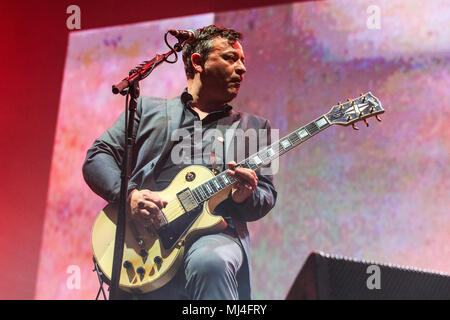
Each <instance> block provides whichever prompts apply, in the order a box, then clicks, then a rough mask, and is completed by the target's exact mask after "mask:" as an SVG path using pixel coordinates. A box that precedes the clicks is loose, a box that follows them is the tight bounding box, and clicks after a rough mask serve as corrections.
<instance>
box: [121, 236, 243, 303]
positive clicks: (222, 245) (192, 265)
mask: <svg viewBox="0 0 450 320" xmlns="http://www.w3.org/2000/svg"><path fill="white" fill-rule="evenodd" d="M243 261H244V250H243V248H242V245H241V244H240V241H239V239H237V238H233V237H232V236H229V235H227V234H224V233H219V234H212V235H206V236H203V237H201V238H199V239H198V240H197V241H195V242H194V243H193V244H192V245H191V247H190V248H189V249H188V251H187V252H186V253H185V256H184V264H183V265H182V266H181V267H180V269H179V270H178V272H177V274H176V275H175V277H174V278H173V279H172V280H170V281H169V283H167V284H166V285H165V286H163V287H161V288H159V289H157V290H155V291H152V292H149V293H146V294H141V295H133V294H129V293H126V292H121V294H120V298H121V299H137V300H180V299H181V300H238V299H239V294H238V283H237V279H236V275H237V273H238V271H239V269H240V268H241V267H242V264H243Z"/></svg>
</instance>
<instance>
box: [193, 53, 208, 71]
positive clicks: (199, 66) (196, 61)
mask: <svg viewBox="0 0 450 320" xmlns="http://www.w3.org/2000/svg"><path fill="white" fill-rule="evenodd" d="M191 63H192V67H193V68H194V70H195V71H197V72H199V73H201V72H202V71H203V68H204V65H205V62H204V61H203V57H202V56H201V55H200V53H193V54H192V55H191Z"/></svg>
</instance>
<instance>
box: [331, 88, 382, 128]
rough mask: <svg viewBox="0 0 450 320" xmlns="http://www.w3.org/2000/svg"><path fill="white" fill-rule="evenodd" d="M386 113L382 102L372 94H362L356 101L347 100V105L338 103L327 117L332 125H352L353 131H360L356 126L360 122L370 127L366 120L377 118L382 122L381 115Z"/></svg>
mask: <svg viewBox="0 0 450 320" xmlns="http://www.w3.org/2000/svg"><path fill="white" fill-rule="evenodd" d="M383 112H384V109H383V108H382V107H381V102H380V100H378V98H377V97H375V96H374V95H373V94H372V93H370V92H368V93H366V94H362V93H361V95H360V96H359V97H358V98H355V99H352V100H351V99H347V102H345V103H338V104H337V105H335V106H333V107H332V108H331V110H330V112H328V113H327V114H326V115H325V116H326V117H327V119H328V121H329V122H330V123H331V124H339V125H342V126H348V125H350V124H351V125H352V126H353V129H355V130H358V127H357V126H356V125H355V123H356V122H358V121H364V123H365V124H366V126H369V124H368V123H367V121H366V119H367V118H370V117H375V118H376V119H377V120H378V121H381V119H380V118H379V115H380V114H381V113H383Z"/></svg>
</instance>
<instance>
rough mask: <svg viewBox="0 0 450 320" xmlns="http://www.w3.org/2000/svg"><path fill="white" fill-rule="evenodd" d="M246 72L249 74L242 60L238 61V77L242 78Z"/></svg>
mask: <svg viewBox="0 0 450 320" xmlns="http://www.w3.org/2000/svg"><path fill="white" fill-rule="evenodd" d="M246 72H247V69H246V68H245V65H244V64H243V63H242V61H241V60H238V61H237V62H236V73H237V74H238V75H240V76H242V75H243V74H244V73H246Z"/></svg>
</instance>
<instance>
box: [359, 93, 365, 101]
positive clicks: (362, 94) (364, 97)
mask: <svg viewBox="0 0 450 320" xmlns="http://www.w3.org/2000/svg"><path fill="white" fill-rule="evenodd" d="M363 95H364V94H363V93H361V94H360V95H359V96H360V97H362V96H363ZM364 101H366V97H363V99H362V100H361V102H364Z"/></svg>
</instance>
